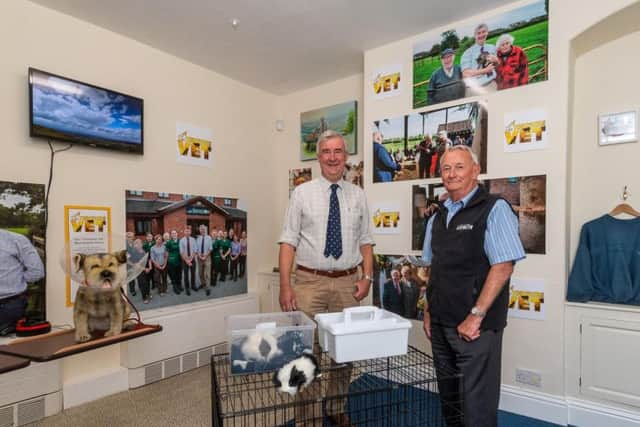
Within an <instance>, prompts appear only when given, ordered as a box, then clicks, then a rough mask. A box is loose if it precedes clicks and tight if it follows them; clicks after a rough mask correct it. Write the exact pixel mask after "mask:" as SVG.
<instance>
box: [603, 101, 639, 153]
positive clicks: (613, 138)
mask: <svg viewBox="0 0 640 427" xmlns="http://www.w3.org/2000/svg"><path fill="white" fill-rule="evenodd" d="M636 141H638V112H637V111H636V110H630V111H624V112H620V113H606V114H600V115H599V116H598V144H600V145H611V144H622V143H625V142H636Z"/></svg>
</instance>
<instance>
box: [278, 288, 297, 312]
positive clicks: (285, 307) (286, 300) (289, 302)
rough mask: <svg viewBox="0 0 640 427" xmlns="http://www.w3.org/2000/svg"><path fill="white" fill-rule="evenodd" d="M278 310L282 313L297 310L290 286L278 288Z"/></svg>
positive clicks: (293, 293)
mask: <svg viewBox="0 0 640 427" xmlns="http://www.w3.org/2000/svg"><path fill="white" fill-rule="evenodd" d="M280 309H281V310H282V311H294V310H297V309H298V303H297V302H296V293H295V292H294V291H293V288H292V287H291V285H289V286H280Z"/></svg>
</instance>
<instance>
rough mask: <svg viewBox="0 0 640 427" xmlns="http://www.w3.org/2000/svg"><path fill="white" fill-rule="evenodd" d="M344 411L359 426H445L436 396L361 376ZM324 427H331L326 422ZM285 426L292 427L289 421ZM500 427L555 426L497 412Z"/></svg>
mask: <svg viewBox="0 0 640 427" xmlns="http://www.w3.org/2000/svg"><path fill="white" fill-rule="evenodd" d="M345 409H346V412H347V413H348V414H349V417H350V418H351V424H352V425H354V426H358V427H387V426H390V425H391V426H393V427H414V426H415V427H417V426H421V427H422V426H436V427H445V424H444V421H443V418H442V414H441V411H440V398H439V396H438V394H436V393H432V392H430V391H428V390H423V389H420V388H416V387H412V386H408V385H402V384H398V383H394V382H391V381H387V380H385V379H382V378H379V377H375V376H371V375H367V374H365V375H362V376H361V377H359V378H358V379H356V380H355V381H354V382H352V383H351V385H350V386H349V397H348V399H347V403H346V408H345ZM323 424H324V427H333V424H332V423H331V422H329V421H328V420H326V419H325V421H324V423H323ZM285 426H286V427H294V426H295V421H293V420H290V421H289V422H288V423H287V424H285ZM498 426H499V427H557V426H559V424H553V423H549V422H546V421H541V420H538V419H535V418H529V417H525V416H522V415H518V414H514V413H511V412H505V411H499V412H498Z"/></svg>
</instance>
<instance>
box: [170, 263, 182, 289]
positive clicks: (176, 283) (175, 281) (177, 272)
mask: <svg viewBox="0 0 640 427" xmlns="http://www.w3.org/2000/svg"><path fill="white" fill-rule="evenodd" d="M167 269H168V270H169V271H168V272H169V278H170V279H171V285H172V286H173V291H174V292H178V291H181V290H182V280H181V277H180V276H181V275H182V266H181V265H180V264H175V265H171V264H168V265H167Z"/></svg>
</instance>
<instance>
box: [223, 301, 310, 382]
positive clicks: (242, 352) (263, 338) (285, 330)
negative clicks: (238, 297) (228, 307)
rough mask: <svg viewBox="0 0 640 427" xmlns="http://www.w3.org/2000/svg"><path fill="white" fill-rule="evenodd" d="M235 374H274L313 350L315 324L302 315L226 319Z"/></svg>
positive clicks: (261, 314) (296, 313)
mask: <svg viewBox="0 0 640 427" xmlns="http://www.w3.org/2000/svg"><path fill="white" fill-rule="evenodd" d="M225 323H226V331H227V339H228V342H229V357H230V362H231V373H232V374H248V373H255V372H267V371H275V370H276V369H278V368H280V367H281V366H282V365H284V364H286V363H287V362H289V361H291V360H293V359H295V358H296V357H299V356H300V355H301V354H302V353H303V352H304V350H312V349H313V338H314V333H315V328H316V324H315V322H314V321H313V320H311V319H309V318H308V317H307V316H306V315H305V314H304V313H303V312H301V311H291V312H287V313H259V314H241V315H231V316H227V317H226V319H225Z"/></svg>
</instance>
